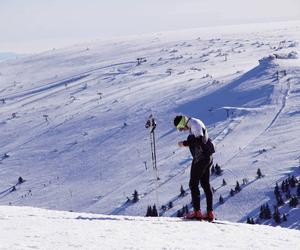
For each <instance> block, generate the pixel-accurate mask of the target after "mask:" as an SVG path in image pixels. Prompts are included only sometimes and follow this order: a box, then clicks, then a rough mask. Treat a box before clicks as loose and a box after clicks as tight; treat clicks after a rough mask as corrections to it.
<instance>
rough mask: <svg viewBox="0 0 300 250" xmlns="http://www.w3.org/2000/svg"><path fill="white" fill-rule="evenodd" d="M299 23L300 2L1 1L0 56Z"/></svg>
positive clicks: (285, 0)
mask: <svg viewBox="0 0 300 250" xmlns="http://www.w3.org/2000/svg"><path fill="white" fill-rule="evenodd" d="M288 20H300V1H299V0H284V1H282V0H251V1H250V0H247V1H242V0H226V1H225V0H126V1H125V0H109V1H108V0H26V1H24V0H1V1H0V34H1V37H0V52H3V51H15V52H35V51H41V50H47V49H51V48H53V47H60V46H67V45H68V44H73V43H77V42H85V41H90V40H92V39H103V38H108V37H115V36H126V35H134V34H145V33H155V32H160V31H168V30H179V29H189V28H197V27H203V26H217V25H224V24H225V25H226V24H241V23H249V22H271V21H288Z"/></svg>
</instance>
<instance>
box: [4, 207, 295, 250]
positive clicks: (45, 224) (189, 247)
mask: <svg viewBox="0 0 300 250" xmlns="http://www.w3.org/2000/svg"><path fill="white" fill-rule="evenodd" d="M0 222H1V223H0V231H1V236H0V237H1V241H0V249H1V250H18V249H20V250H21V249H22V250H23V249H49V250H53V249H55V250H65V249H89V250H91V249H97V250H99V249H101V250H108V249H110V250H112V249H116V250H117V249H149V250H156V249H177V250H179V249H186V250H193V249H197V250H199V249H222V250H224V249H229V250H233V249H238V250H242V249H245V250H251V249H253V250H257V249H264V250H267V249H270V250H275V249H289V250H296V249H299V245H300V231H298V230H293V229H284V228H280V227H270V226H258V225H247V224H236V223H229V222H223V223H225V224H212V223H208V222H198V221H182V220H181V219H178V218H145V217H133V216H132V217H128V216H108V215H95V214H85V213H71V212H61V211H50V210H44V209H38V208H29V207H8V206H2V207H0Z"/></svg>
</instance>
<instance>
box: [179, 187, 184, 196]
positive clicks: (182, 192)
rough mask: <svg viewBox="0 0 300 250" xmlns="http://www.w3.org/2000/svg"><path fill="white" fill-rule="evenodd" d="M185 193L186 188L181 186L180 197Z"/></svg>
mask: <svg viewBox="0 0 300 250" xmlns="http://www.w3.org/2000/svg"><path fill="white" fill-rule="evenodd" d="M184 195H185V190H184V189H183V186H182V185H181V187H180V195H179V196H180V197H183V196H184Z"/></svg>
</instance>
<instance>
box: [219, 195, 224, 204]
mask: <svg viewBox="0 0 300 250" xmlns="http://www.w3.org/2000/svg"><path fill="white" fill-rule="evenodd" d="M219 202H220V204H224V198H223V197H222V195H220V198H219Z"/></svg>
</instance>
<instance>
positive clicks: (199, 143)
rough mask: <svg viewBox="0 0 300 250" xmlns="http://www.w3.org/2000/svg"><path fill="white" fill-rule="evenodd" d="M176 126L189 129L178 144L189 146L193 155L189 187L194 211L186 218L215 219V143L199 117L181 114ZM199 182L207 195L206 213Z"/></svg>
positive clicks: (182, 129) (184, 129) (180, 128)
mask: <svg viewBox="0 0 300 250" xmlns="http://www.w3.org/2000/svg"><path fill="white" fill-rule="evenodd" d="M174 126H175V127H176V128H177V130H179V131H189V133H190V135H189V136H188V137H187V140H185V141H180V142H178V146H179V147H189V149H190V152H191V154H192V156H193V161H192V166H191V173H190V181H189V187H190V190H191V196H192V205H193V208H194V211H192V212H190V213H188V214H187V215H186V216H185V218H186V219H200V220H201V219H205V220H209V221H212V220H214V212H213V192H212V189H211V186H210V183H209V176H210V167H211V166H212V162H213V158H212V154H213V153H214V152H215V149H214V145H213V143H212V141H211V140H210V139H209V137H208V133H207V129H206V127H205V125H204V123H203V122H202V121H201V120H199V119H196V118H188V117H186V116H183V115H179V116H176V117H175V119H174ZM199 182H200V184H201V187H202V188H203V190H204V193H205V196H206V203H207V208H206V209H207V213H206V214H202V213H201V210H200V190H199Z"/></svg>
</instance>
